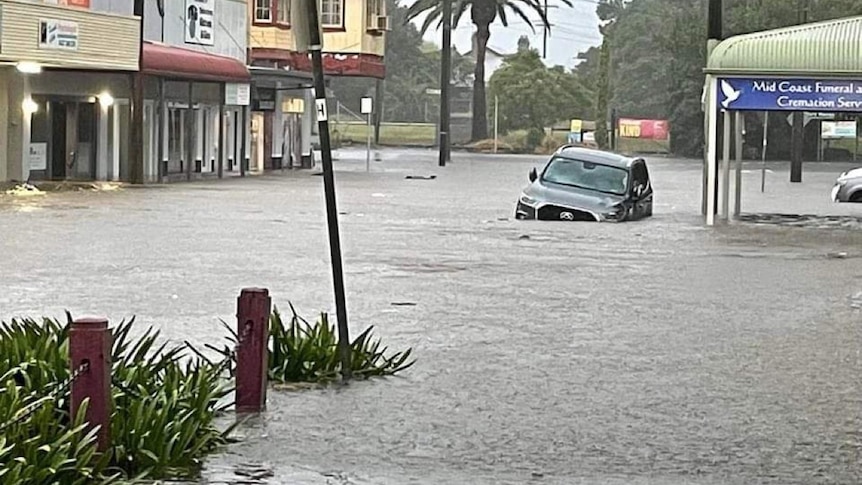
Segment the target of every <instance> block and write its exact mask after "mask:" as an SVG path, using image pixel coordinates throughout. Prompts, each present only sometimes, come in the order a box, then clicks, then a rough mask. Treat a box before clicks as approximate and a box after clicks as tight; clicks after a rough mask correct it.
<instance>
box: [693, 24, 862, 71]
mask: <svg viewBox="0 0 862 485" xmlns="http://www.w3.org/2000/svg"><path fill="white" fill-rule="evenodd" d="M706 72H708V73H710V74H738V75H751V74H765V75H777V76H779V75H783V76H819V77H829V76H832V77H843V76H854V77H860V76H862V16H860V17H849V18H843V19H837V20H830V21H826V22H818V23H813V24H804V25H797V26H793V27H786V28H783V29H776V30H767V31H763V32H755V33H752V34H745V35H738V36H736V37H731V38H729V39H727V40H725V41H723V42H721V43H720V44H718V45H717V46H716V48H715V50H713V52H712V55H710V57H709V61H708V62H707V68H706Z"/></svg>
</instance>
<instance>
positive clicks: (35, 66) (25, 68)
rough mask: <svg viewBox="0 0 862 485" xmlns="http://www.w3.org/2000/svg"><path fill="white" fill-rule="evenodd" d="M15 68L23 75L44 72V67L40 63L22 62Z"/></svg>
mask: <svg viewBox="0 0 862 485" xmlns="http://www.w3.org/2000/svg"><path fill="white" fill-rule="evenodd" d="M15 67H16V68H17V69H18V72H20V73H22V74H39V73H40V72H42V66H41V65H40V64H39V63H38V62H30V61H21V62H19V63H18V64H17V65H16V66H15Z"/></svg>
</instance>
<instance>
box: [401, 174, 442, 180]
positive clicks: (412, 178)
mask: <svg viewBox="0 0 862 485" xmlns="http://www.w3.org/2000/svg"><path fill="white" fill-rule="evenodd" d="M404 178H405V179H407V180H434V179H436V178H437V176H436V175H428V176H425V175H408V176H406V177H404Z"/></svg>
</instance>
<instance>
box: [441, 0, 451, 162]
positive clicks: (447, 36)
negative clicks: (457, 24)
mask: <svg viewBox="0 0 862 485" xmlns="http://www.w3.org/2000/svg"><path fill="white" fill-rule="evenodd" d="M440 54H441V55H440V58H441V62H440V157H439V162H438V163H439V165H440V166H441V167H445V166H446V162H447V161H449V140H450V137H449V87H450V85H451V79H452V0H443V52H441V53H440Z"/></svg>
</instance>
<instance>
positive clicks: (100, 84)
mask: <svg viewBox="0 0 862 485" xmlns="http://www.w3.org/2000/svg"><path fill="white" fill-rule="evenodd" d="M57 3H64V4H65V3H70V4H73V5H58V4H57ZM139 35H140V21H139V19H138V18H136V17H134V16H131V15H127V14H126V15H124V14H114V13H109V12H105V11H98V10H96V9H92V8H91V5H90V2H89V1H88V0H76V1H69V2H66V1H64V2H53V3H41V2H32V1H23V0H0V181H7V180H13V181H20V182H24V181H29V180H44V179H63V180H65V179H87V180H92V179H97V178H99V179H112V178H113V179H118V178H120V176H121V173H122V168H121V161H122V160H123V157H124V154H125V152H126V151H127V150H128V137H127V136H126V135H127V133H128V130H129V116H128V103H127V102H126V103H124V102H123V100H128V98H129V94H130V90H131V83H130V79H131V77H130V74H131V73H134V72H135V71H137V69H138V62H137V57H138V46H139V42H138V39H139ZM105 45H110V46H111V49H105V48H104V47H105Z"/></svg>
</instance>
